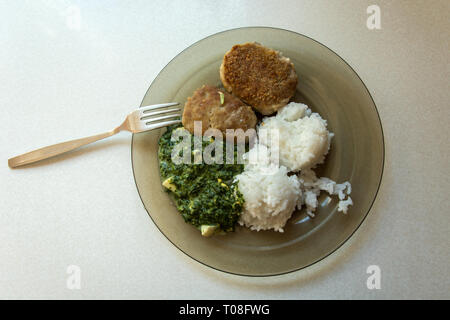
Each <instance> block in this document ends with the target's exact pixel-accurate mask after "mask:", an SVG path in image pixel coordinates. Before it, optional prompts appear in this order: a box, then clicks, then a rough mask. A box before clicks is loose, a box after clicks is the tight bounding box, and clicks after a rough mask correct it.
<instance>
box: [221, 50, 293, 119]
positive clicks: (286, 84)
mask: <svg viewBox="0 0 450 320" xmlns="http://www.w3.org/2000/svg"><path fill="white" fill-rule="evenodd" d="M220 79H221V80H222V83H223V85H224V87H225V89H227V90H228V91H229V92H232V93H233V94H234V95H235V96H236V97H238V98H240V99H241V100H242V101H244V102H245V103H247V104H249V105H250V106H252V107H253V108H255V109H256V110H258V111H259V112H260V113H262V114H264V115H269V114H272V113H274V112H275V111H277V110H278V109H279V108H281V107H283V106H284V105H286V104H287V103H288V102H289V99H291V98H292V97H293V96H294V94H295V88H296V86H297V81H298V79H297V74H296V73H295V69H294V65H293V64H292V62H290V60H289V59H288V58H285V57H283V56H282V55H281V53H280V52H278V51H275V50H272V49H270V48H266V47H264V46H262V45H260V44H259V43H244V44H237V45H235V46H233V47H232V48H231V50H230V51H228V52H227V53H226V54H225V56H224V57H223V61H222V65H221V66H220Z"/></svg>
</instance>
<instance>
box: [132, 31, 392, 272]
mask: <svg viewBox="0 0 450 320" xmlns="http://www.w3.org/2000/svg"><path fill="white" fill-rule="evenodd" d="M245 29H271V30H279V31H282V32H289V33H293V34H295V35H297V36H301V37H305V38H307V39H309V40H312V41H314V42H315V43H317V44H318V45H320V46H322V47H324V48H325V49H328V50H329V51H331V52H332V53H333V54H335V55H336V57H338V58H339V59H340V60H341V61H342V62H344V64H345V65H347V67H349V68H350V70H351V71H352V72H353V73H354V74H355V75H356V76H357V77H358V79H359V81H361V83H362V85H363V86H364V89H365V90H366V92H367V93H368V95H369V97H370V100H371V101H372V103H373V106H374V108H375V113H376V115H377V118H378V123H379V125H380V130H381V141H382V165H381V174H380V178H379V181H378V186H377V189H376V192H375V195H374V197H373V200H372V202H371V203H370V206H369V209H368V210H367V212H366V213H365V214H364V216H363V218H362V220H361V222H360V223H359V224H358V225H357V226H356V228H355V229H354V230H353V231H352V232H351V233H350V234H349V236H348V237H347V238H345V240H344V241H342V242H341V243H340V244H339V245H338V246H337V247H336V248H335V249H333V250H331V251H330V252H328V253H327V254H325V255H324V256H323V257H321V258H319V259H317V260H316V261H314V262H311V263H309V264H307V265H305V266H302V267H299V268H296V269H292V270H288V271H283V272H277V273H271V274H245V273H239V272H231V271H227V270H222V269H219V268H216V267H214V266H211V265H209V264H207V263H205V262H203V261H200V260H199V259H197V258H195V257H193V256H191V255H189V254H188V253H186V252H185V251H184V250H183V249H181V248H180V247H179V246H177V245H176V244H175V243H174V242H173V241H172V240H170V239H169V237H168V236H167V235H166V234H165V233H164V232H162V230H161V229H160V227H159V226H158V224H157V223H156V222H155V220H154V219H153V218H152V215H151V214H150V212H149V210H148V209H147V207H146V206H145V203H144V201H143V199H142V196H141V193H140V191H139V187H138V185H137V182H136V173H135V168H134V161H133V141H134V135H135V134H134V133H133V134H132V136H131V148H130V160H131V168H132V171H133V180H134V184H135V186H136V190H137V192H138V195H139V199H140V200H141V203H142V205H143V206H144V209H145V211H146V212H147V215H148V216H149V217H150V219H151V220H152V222H153V224H154V225H155V226H156V228H157V229H158V230H159V232H160V233H161V234H162V235H163V236H164V237H165V238H166V239H167V240H168V241H169V242H170V243H171V244H172V245H173V246H174V247H175V248H177V249H178V250H180V251H181V252H182V253H183V254H185V255H186V256H188V257H189V258H191V259H193V260H194V261H196V262H198V263H200V264H201V265H203V266H206V267H208V268H211V269H213V270H216V271H220V272H223V273H226V274H231V275H236V276H241V277H251V278H266V277H274V276H281V275H285V274H290V273H294V272H298V271H300V270H304V269H306V268H309V267H311V266H313V265H315V264H316V263H318V262H320V261H322V260H324V259H326V258H328V257H329V256H330V255H332V254H334V253H335V252H337V251H338V250H339V249H340V248H342V246H343V245H344V244H345V243H347V242H348V241H349V240H350V239H351V238H352V237H353V235H354V234H355V233H356V231H358V230H359V229H360V227H361V225H362V224H363V223H364V221H366V219H367V216H368V215H369V213H370V212H371V211H372V207H373V205H374V203H375V201H376V199H377V197H378V193H379V191H380V188H381V184H382V181H383V176H384V169H385V163H386V145H385V138H384V130H383V124H382V122H381V117H380V113H379V111H378V108H377V105H376V103H375V100H374V98H373V96H372V94H371V93H370V91H369V89H368V88H367V86H366V84H365V83H364V81H363V80H362V79H361V77H360V76H359V74H358V73H357V72H356V71H355V69H353V67H352V66H351V65H350V64H349V63H348V62H347V61H346V60H345V59H344V58H342V57H341V56H340V55H339V54H338V53H336V52H335V51H334V50H332V49H330V48H329V47H328V46H326V45H325V44H323V43H321V42H319V41H318V40H315V39H313V38H311V37H309V36H307V35H304V34H302V33H299V32H296V31H292V30H288V29H284V28H278V27H268V26H246V27H237V28H232V29H227V30H222V31H219V32H216V33H213V34H210V35H209V36H206V37H204V38H202V39H200V40H197V41H195V42H193V43H191V44H190V45H189V46H187V47H185V48H184V49H183V50H181V51H180V52H178V53H177V54H176V55H175V56H174V57H173V58H172V59H170V60H169V62H167V63H166V65H165V66H164V67H163V68H162V69H161V70H160V71H159V72H158V74H157V75H156V76H155V78H154V79H153V80H152V82H151V83H150V85H149V87H148V88H147V90H146V91H145V94H144V96H143V98H142V101H141V103H140V106H139V108H141V107H142V106H143V103H144V99H145V97H146V96H147V94H148V92H149V91H150V89H151V88H152V86H153V84H154V82H155V80H156V79H157V78H158V77H159V76H160V74H161V73H162V72H163V71H164V70H165V69H166V68H167V66H169V65H170V64H171V63H172V61H173V60H175V59H176V58H178V57H179V56H180V55H181V54H182V53H184V52H185V51H186V50H188V49H189V48H191V47H192V46H194V45H196V44H197V43H199V42H201V41H203V40H206V39H208V38H211V37H214V36H216V35H219V34H222V33H226V32H230V31H235V30H245Z"/></svg>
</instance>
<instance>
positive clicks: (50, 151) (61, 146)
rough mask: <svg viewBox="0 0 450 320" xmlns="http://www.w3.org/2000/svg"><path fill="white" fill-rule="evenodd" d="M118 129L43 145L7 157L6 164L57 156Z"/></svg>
mask: <svg viewBox="0 0 450 320" xmlns="http://www.w3.org/2000/svg"><path fill="white" fill-rule="evenodd" d="M120 130H121V127H117V128H115V129H114V130H111V131H108V132H105V133H101V134H97V135H95V136H90V137H86V138H81V139H75V140H70V141H66V142H61V143H57V144H53V145H51V146H47V147H43V148H40V149H36V150H34V151H30V152H27V153H24V154H21V155H19V156H16V157H14V158H11V159H8V166H9V167H10V168H16V167H20V166H23V165H26V164H30V163H33V162H37V161H40V160H44V159H47V158H51V157H54V156H57V155H59V154H62V153H65V152H68V151H71V150H74V149H77V148H79V147H81V146H84V145H87V144H89V143H92V142H95V141H98V140H101V139H105V138H108V137H111V136H113V135H115V134H116V133H118V132H120Z"/></svg>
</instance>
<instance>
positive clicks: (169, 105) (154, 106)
mask: <svg viewBox="0 0 450 320" xmlns="http://www.w3.org/2000/svg"><path fill="white" fill-rule="evenodd" d="M179 104H180V103H178V102H169V103H161V104H152V105H150V106H145V107H142V108H139V110H141V111H142V112H145V111H149V110H156V109H161V108H167V107H173V106H177V105H179Z"/></svg>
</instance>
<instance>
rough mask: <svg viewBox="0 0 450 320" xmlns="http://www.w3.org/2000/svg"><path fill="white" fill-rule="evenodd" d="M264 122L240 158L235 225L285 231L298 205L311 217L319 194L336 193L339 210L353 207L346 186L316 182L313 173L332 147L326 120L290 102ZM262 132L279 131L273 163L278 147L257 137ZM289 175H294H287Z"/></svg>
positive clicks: (329, 182) (306, 108) (319, 179)
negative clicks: (241, 200) (240, 200)
mask: <svg viewBox="0 0 450 320" xmlns="http://www.w3.org/2000/svg"><path fill="white" fill-rule="evenodd" d="M263 123H264V125H261V126H259V127H258V128H257V129H258V137H259V142H258V143H257V144H256V145H255V146H254V147H253V148H252V149H251V150H250V151H249V152H248V153H246V154H245V156H244V159H245V160H246V164H245V169H244V172H242V173H241V174H240V175H238V176H236V179H237V181H238V187H239V190H240V192H241V193H242V194H243V196H244V199H245V203H244V210H243V212H242V214H241V217H240V220H239V223H240V224H241V225H245V226H247V227H249V228H250V229H251V230H257V231H259V230H269V229H273V230H275V231H279V232H283V228H284V226H285V224H286V222H287V221H288V220H289V218H290V217H291V216H292V213H293V212H294V211H295V208H296V207H297V208H298V209H301V208H302V207H303V206H305V207H306V213H307V214H308V215H309V216H310V217H314V214H315V213H314V212H315V211H316V209H317V207H318V200H317V198H318V197H319V195H320V193H321V191H326V192H327V193H328V194H329V195H330V196H332V195H337V196H338V198H339V200H340V201H339V203H338V206H337V210H338V211H341V212H343V213H347V211H348V207H349V206H350V205H352V204H353V201H352V199H351V198H350V196H349V195H350V193H351V185H350V183H349V182H344V183H341V184H338V183H336V182H334V181H333V180H331V179H329V178H326V177H322V178H317V177H316V174H315V172H314V171H313V170H312V169H311V168H313V167H314V166H316V165H317V164H319V163H322V162H323V161H324V158H325V155H326V154H327V153H328V150H329V148H330V141H331V138H332V137H333V133H330V132H328V130H327V128H326V126H327V124H326V121H325V120H323V119H322V118H321V117H320V115H319V114H317V113H312V112H311V110H310V109H309V108H308V107H307V106H306V105H304V104H300V103H292V102H291V103H289V104H288V105H286V106H285V107H283V108H282V109H281V110H279V111H278V113H277V115H276V116H275V117H265V118H264V119H263ZM262 128H264V129H266V128H269V129H278V130H279V137H280V146H279V163H277V162H276V161H273V160H274V159H275V160H277V158H274V156H273V155H274V154H275V153H276V151H275V150H276V149H274V148H275V146H274V145H272V143H271V141H270V139H267V138H265V137H267V136H269V135H263V134H261V130H262ZM272 149H273V150H272ZM272 151H273V152H272ZM255 159H257V161H255ZM289 172H295V173H296V174H295V175H291V176H289V175H288V173H289Z"/></svg>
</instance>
